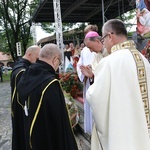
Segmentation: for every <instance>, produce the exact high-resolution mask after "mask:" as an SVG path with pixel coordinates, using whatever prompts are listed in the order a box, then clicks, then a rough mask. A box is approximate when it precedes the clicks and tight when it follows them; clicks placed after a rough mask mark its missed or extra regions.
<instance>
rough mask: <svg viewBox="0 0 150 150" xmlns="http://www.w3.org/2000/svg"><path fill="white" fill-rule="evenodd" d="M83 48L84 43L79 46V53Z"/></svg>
mask: <svg viewBox="0 0 150 150" xmlns="http://www.w3.org/2000/svg"><path fill="white" fill-rule="evenodd" d="M84 47H85V45H84V43H81V44H80V52H81V51H82V49H83V48H84Z"/></svg>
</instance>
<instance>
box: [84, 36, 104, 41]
mask: <svg viewBox="0 0 150 150" xmlns="http://www.w3.org/2000/svg"><path fill="white" fill-rule="evenodd" d="M101 38H102V37H101V36H93V37H89V38H86V39H84V41H86V40H90V41H96V40H99V41H101Z"/></svg>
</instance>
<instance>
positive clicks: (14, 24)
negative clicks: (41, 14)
mask: <svg viewBox="0 0 150 150" xmlns="http://www.w3.org/2000/svg"><path fill="white" fill-rule="evenodd" d="M37 4H38V0H34V1H33V0H32V1H31V2H30V3H29V2H28V0H1V1H0V35H1V41H0V44H1V50H2V51H4V52H9V53H10V54H11V56H12V58H13V60H17V59H18V56H17V50H16V43H17V42H21V46H22V52H23V53H24V52H25V50H26V48H27V47H28V45H29V44H31V42H32V38H31V34H30V28H31V25H32V23H31V14H32V13H33V11H34V9H35V7H36V5H37Z"/></svg>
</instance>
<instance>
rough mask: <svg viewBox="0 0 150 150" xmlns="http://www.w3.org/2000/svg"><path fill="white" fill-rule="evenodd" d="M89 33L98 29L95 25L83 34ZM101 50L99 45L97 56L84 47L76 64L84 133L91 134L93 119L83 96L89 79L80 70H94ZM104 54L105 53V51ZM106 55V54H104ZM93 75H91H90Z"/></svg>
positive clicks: (90, 26)
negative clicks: (82, 100)
mask: <svg viewBox="0 0 150 150" xmlns="http://www.w3.org/2000/svg"><path fill="white" fill-rule="evenodd" d="M90 31H95V33H96V35H97V36H99V35H98V34H97V32H96V31H98V27H97V26H96V25H88V26H87V27H86V28H85V29H84V32H85V34H87V33H88V32H90ZM101 49H102V44H100V48H99V52H98V54H97V53H95V52H91V50H90V49H89V48H88V47H86V46H85V47H84V48H83V49H82V51H81V55H80V58H79V61H78V63H77V74H78V77H79V79H80V81H81V82H84V84H83V99H84V132H85V133H88V134H91V132H92V128H93V127H92V125H93V117H92V113H91V108H90V106H89V104H88V102H87V100H86V97H85V94H86V91H87V89H88V88H89V86H90V79H89V77H87V76H85V74H84V73H83V71H82V68H84V67H86V66H92V69H94V68H95V66H96V65H97V63H98V62H99V60H100V59H101V58H102V57H103V56H102V54H101V52H100V50H101ZM105 52H106V51H105ZM105 55H106V53H105ZM92 74H93V73H92Z"/></svg>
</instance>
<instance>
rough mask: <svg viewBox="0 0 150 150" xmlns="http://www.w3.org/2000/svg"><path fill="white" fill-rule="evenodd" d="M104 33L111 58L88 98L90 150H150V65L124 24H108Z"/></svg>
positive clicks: (96, 77)
mask: <svg viewBox="0 0 150 150" xmlns="http://www.w3.org/2000/svg"><path fill="white" fill-rule="evenodd" d="M102 33H103V38H102V39H101V41H102V42H103V43H104V46H105V47H106V49H107V50H108V52H109V53H111V54H110V55H109V56H107V57H105V58H103V59H102V60H101V61H100V62H99V64H98V65H97V67H96V68H95V71H94V83H93V84H92V85H91V86H90V87H89V89H88V90H87V94H86V98H87V101H88V102H89V104H90V106H91V109H92V114H93V118H94V122H95V126H94V128H93V132H92V139H91V150H150V64H149V62H148V61H147V60H146V59H145V57H144V56H143V55H142V54H141V53H140V52H139V51H138V50H136V47H135V44H134V42H133V41H128V40H127V31H126V28H125V25H124V23H123V22H122V21H120V20H118V19H112V20H109V21H107V22H106V23H105V24H104V26H103V28H102ZM87 42H89V41H88V39H87V41H85V44H86V43H87Z"/></svg>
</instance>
